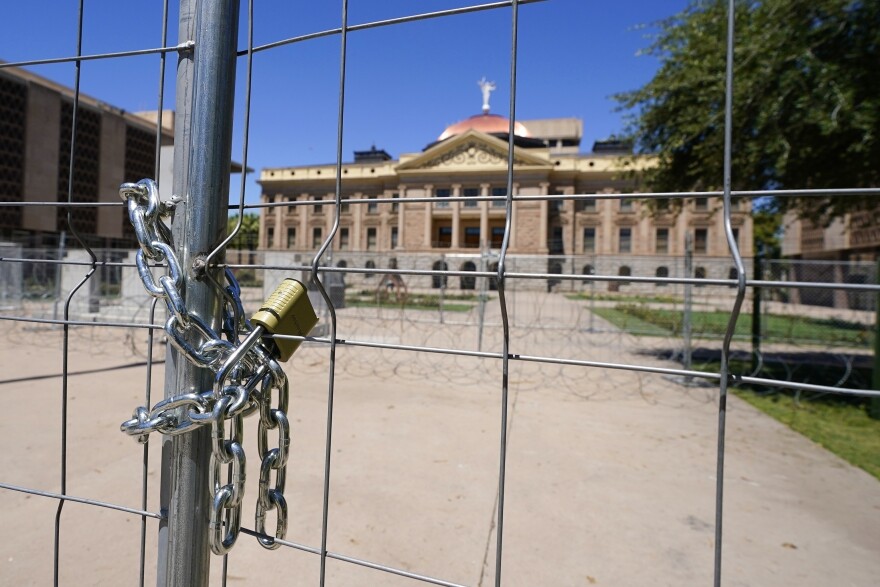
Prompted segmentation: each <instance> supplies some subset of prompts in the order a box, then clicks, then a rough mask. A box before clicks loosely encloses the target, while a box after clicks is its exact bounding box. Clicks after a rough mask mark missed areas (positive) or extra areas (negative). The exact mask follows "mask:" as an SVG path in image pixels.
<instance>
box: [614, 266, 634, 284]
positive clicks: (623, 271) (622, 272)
mask: <svg viewBox="0 0 880 587" xmlns="http://www.w3.org/2000/svg"><path fill="white" fill-rule="evenodd" d="M617 274H618V275H619V276H621V277H629V276H630V275H632V269H630V268H629V265H621V266H620V269H618V270H617ZM620 285H629V282H628V281H621V282H620Z"/></svg>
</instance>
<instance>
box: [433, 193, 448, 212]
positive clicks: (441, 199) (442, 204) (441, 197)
mask: <svg viewBox="0 0 880 587" xmlns="http://www.w3.org/2000/svg"><path fill="white" fill-rule="evenodd" d="M450 195H451V194H450V191H449V188H438V189H436V190H434V197H435V198H438V201H437V202H435V203H434V206H435V207H436V208H448V207H449V202H447V201H446V198H448V197H449V196H450Z"/></svg>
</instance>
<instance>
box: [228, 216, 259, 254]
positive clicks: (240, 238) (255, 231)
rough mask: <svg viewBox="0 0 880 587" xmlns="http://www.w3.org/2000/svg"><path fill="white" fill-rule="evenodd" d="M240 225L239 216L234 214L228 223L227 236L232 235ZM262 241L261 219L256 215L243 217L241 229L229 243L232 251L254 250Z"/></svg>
mask: <svg viewBox="0 0 880 587" xmlns="http://www.w3.org/2000/svg"><path fill="white" fill-rule="evenodd" d="M237 225H238V214H232V215H231V216H229V219H228V220H227V221H226V234H232V231H233V230H235V227H236V226H237ZM259 239H260V217H259V216H258V215H256V214H245V215H244V216H242V220H241V229H240V230H239V231H238V233H237V234H236V235H235V238H233V239H232V241H231V242H230V243H229V248H230V249H246V250H251V251H252V250H254V249H256V248H257V245H258V243H259Z"/></svg>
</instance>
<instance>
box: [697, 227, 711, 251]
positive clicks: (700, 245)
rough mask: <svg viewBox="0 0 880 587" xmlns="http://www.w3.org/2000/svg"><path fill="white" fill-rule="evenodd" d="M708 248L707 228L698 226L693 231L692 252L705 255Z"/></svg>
mask: <svg viewBox="0 0 880 587" xmlns="http://www.w3.org/2000/svg"><path fill="white" fill-rule="evenodd" d="M708 250H709V229H708V228H698V229H696V230H695V231H694V254H696V255H705V254H706V252H707V251H708Z"/></svg>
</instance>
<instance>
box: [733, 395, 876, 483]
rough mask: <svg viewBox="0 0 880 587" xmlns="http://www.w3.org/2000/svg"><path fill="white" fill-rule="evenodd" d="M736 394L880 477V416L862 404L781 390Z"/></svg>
mask: <svg viewBox="0 0 880 587" xmlns="http://www.w3.org/2000/svg"><path fill="white" fill-rule="evenodd" d="M734 393H736V395H737V396H739V397H740V398H742V399H744V400H745V401H747V402H748V403H750V404H752V405H753V406H755V407H756V408H758V409H759V410H761V411H762V412H764V413H766V414H768V415H770V416H772V417H773V418H776V419H777V420H779V421H780V422H782V423H783V424H785V425H787V426H788V427H789V428H791V429H792V430H795V431H796V432H799V433H801V434H803V435H804V436H806V437H807V438H809V439H810V440H812V441H813V442H816V443H817V444H820V445H822V446H823V447H825V448H826V449H828V450H830V451H831V452H833V453H834V454H836V455H837V456H839V457H840V458H842V459H844V460H845V461H848V462H849V463H851V464H853V465H855V466H856V467H859V468H861V469H864V470H865V471H867V472H868V473H870V474H871V475H873V476H874V477H876V478H877V479H878V480H880V420H873V419H871V418H869V417H868V413H867V411H866V409H865V405H864V404H861V405H853V404H848V403H842V402H841V403H838V402H824V401H809V402H803V401H802V402H799V403H796V402H795V401H794V398H792V397H791V396H789V395H786V394H781V393H773V394H769V395H768V394H764V393H756V392H754V391H751V390H742V389H736V390H734Z"/></svg>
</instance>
